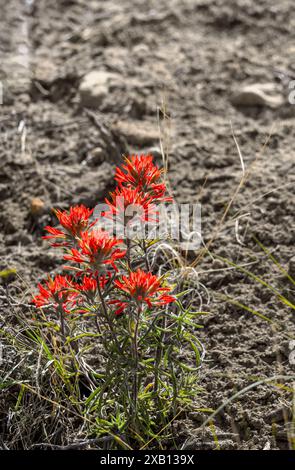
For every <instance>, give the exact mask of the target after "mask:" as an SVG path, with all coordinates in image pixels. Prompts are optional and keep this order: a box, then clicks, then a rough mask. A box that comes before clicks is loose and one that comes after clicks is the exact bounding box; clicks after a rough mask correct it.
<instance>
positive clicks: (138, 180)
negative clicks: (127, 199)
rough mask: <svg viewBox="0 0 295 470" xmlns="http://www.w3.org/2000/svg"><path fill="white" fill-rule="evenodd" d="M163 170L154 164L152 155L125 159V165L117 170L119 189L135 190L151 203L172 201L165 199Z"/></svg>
mask: <svg viewBox="0 0 295 470" xmlns="http://www.w3.org/2000/svg"><path fill="white" fill-rule="evenodd" d="M162 177H163V170H162V169H161V170H160V169H159V168H158V167H157V166H156V165H154V163H153V156H152V155H132V156H131V157H126V158H125V165H122V168H117V169H116V175H115V180H116V181H117V182H118V183H119V187H120V188H122V187H123V186H126V187H128V188H135V189H137V190H138V191H140V192H141V193H142V194H143V195H144V196H145V197H147V196H148V197H149V199H150V200H151V201H153V202H154V203H155V202H164V201H171V200H172V198H171V197H165V198H164V194H165V192H166V189H167V188H166V185H165V183H164V182H163V181H162Z"/></svg>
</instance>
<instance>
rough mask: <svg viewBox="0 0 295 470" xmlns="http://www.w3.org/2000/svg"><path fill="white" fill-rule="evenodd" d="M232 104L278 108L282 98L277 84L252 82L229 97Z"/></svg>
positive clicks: (282, 100)
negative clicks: (252, 83)
mask: <svg viewBox="0 0 295 470" xmlns="http://www.w3.org/2000/svg"><path fill="white" fill-rule="evenodd" d="M231 102H232V104H234V105H236V106H268V107H270V108H278V107H279V106H281V105H282V104H283V102H284V98H283V96H282V94H281V93H280V91H279V90H278V88H277V86H276V85H275V84H273V83H264V84H254V85H248V86H245V87H243V88H242V89H241V90H239V91H237V92H235V93H234V94H233V96H232V97H231Z"/></svg>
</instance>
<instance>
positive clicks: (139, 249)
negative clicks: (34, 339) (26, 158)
mask: <svg viewBox="0 0 295 470" xmlns="http://www.w3.org/2000/svg"><path fill="white" fill-rule="evenodd" d="M164 176H165V175H164V173H163V170H161V169H159V168H158V167H157V165H155V164H154V162H153V157H152V156H150V155H140V156H131V157H128V158H125V162H124V163H123V165H122V166H121V167H119V168H117V169H116V173H115V181H116V183H117V187H116V189H115V191H114V192H112V193H111V194H110V195H109V197H108V198H106V200H105V205H104V207H105V210H104V211H102V212H101V214H100V215H99V217H96V211H94V210H93V209H89V208H87V207H85V206H84V205H80V206H75V207H71V208H70V209H69V210H68V211H61V210H55V211H54V212H55V215H56V217H57V219H58V222H59V227H58V228H57V227H51V226H47V227H45V229H46V231H47V235H46V236H44V237H43V238H44V239H47V240H49V241H50V242H51V246H52V247H54V248H55V249H58V250H59V251H60V253H61V256H62V257H63V259H64V260H65V261H66V262H67V265H65V266H64V270H65V273H66V274H64V275H61V274H58V275H56V276H55V277H53V276H49V277H48V279H47V280H45V281H44V282H42V283H40V284H39V285H38V288H39V293H38V294H36V295H35V296H34V298H33V303H34V305H35V307H36V319H37V321H39V325H41V328H42V329H43V330H44V329H46V328H47V329H48V328H49V329H50V328H51V330H52V332H51V334H50V335H48V334H47V335H45V337H46V348H47V350H48V351H51V352H50V355H51V357H54V354H55V351H56V344H59V348H58V355H59V358H58V359H52V364H53V367H54V366H56V364H58V367H59V368H60V367H61V364H62V368H63V371H66V373H64V372H63V377H64V393H65V394H66V395H67V396H68V399H69V400H70V402H71V406H74V407H75V408H76V410H77V413H78V414H79V415H83V416H84V417H85V418H86V421H85V423H86V425H87V427H88V428H87V432H86V434H87V436H92V437H93V436H94V437H96V438H110V444H108V445H109V446H110V447H111V448H122V447H123V448H124V447H125V448H131V447H132V448H140V447H142V446H144V445H146V443H147V441H150V440H151V441H156V442H157V441H159V440H161V439H165V440H166V442H169V440H172V442H173V441H174V444H175V439H176V436H175V433H174V428H173V425H172V424H171V423H173V420H174V419H175V417H176V416H178V415H179V414H180V413H181V412H182V411H183V412H185V410H188V409H191V406H192V404H193V401H194V398H195V395H196V392H197V385H196V384H197V370H198V368H199V366H200V354H199V349H200V343H199V342H198V340H197V338H196V337H195V331H196V328H197V327H198V325H197V324H196V320H195V319H196V315H198V312H193V311H191V309H190V308H189V305H187V304H185V303H184V302H183V299H184V298H185V297H186V294H187V292H186V291H185V290H184V291H182V292H181V289H180V287H181V286H180V284H178V283H177V282H175V279H174V281H173V283H171V281H170V279H171V276H170V273H169V269H166V272H165V270H164V273H163V272H162V271H163V270H160V269H158V270H157V269H156V268H155V266H154V264H153V266H151V262H150V259H151V257H150V254H151V253H152V252H153V251H154V250H155V246H157V244H159V243H161V240H157V239H150V238H146V239H145V238H142V237H138V238H137V237H136V236H133V237H131V238H130V237H129V236H128V233H129V232H128V230H129V229H130V228H132V224H133V225H134V220H135V221H136V223H138V222H140V224H141V227H142V228H143V232H141V233H145V232H144V230H145V227H146V225H147V224H148V223H149V222H151V221H152V222H153V223H157V222H158V220H157V217H158V212H157V206H158V205H159V204H160V203H163V202H165V203H167V204H169V203H170V202H172V198H171V197H170V196H167V195H166V192H167V191H166V184H165V180H164ZM130 206H133V207H134V206H136V208H139V209H140V210H139V211H136V212H137V217H135V218H134V217H131V216H130V213H129V214H128V213H127V210H128V207H130ZM126 214H127V215H126ZM138 214H139V216H138ZM110 221H111V222H114V221H115V222H118V221H119V225H120V227H121V229H122V228H123V231H122V230H121V232H120V234H121V233H123V237H121V238H117V237H116V236H115V234H114V229H113V228H111V229H106V227H109V226H110V225H109V224H110ZM115 225H116V224H115ZM113 226H114V224H113V225H112V227H113ZM158 268H160V266H159V267H158ZM40 309H41V311H40ZM38 311H39V312H40V313H41V312H42V314H41V316H38ZM44 347H45V346H44ZM189 354H192V355H193V357H194V362H195V364H194V365H192V364H191V359H190V362H189V361H188V360H187V355H189ZM61 356H62V359H61ZM90 364H91V365H90ZM81 384H83V387H81ZM166 446H168V447H169V444H167V443H166Z"/></svg>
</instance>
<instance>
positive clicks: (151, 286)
mask: <svg viewBox="0 0 295 470" xmlns="http://www.w3.org/2000/svg"><path fill="white" fill-rule="evenodd" d="M115 285H116V286H117V287H118V288H119V289H120V290H121V291H123V293H124V294H127V296H128V297H131V299H133V300H135V302H136V303H137V304H138V305H140V304H142V303H143V302H146V303H147V305H148V306H149V307H150V308H151V307H153V306H161V305H166V304H168V303H170V302H174V301H175V297H174V296H172V295H168V292H170V291H171V288H170V287H164V286H163V285H162V283H161V279H159V278H158V277H157V276H155V275H154V274H152V273H150V272H148V273H147V272H145V271H142V270H141V269H138V270H137V271H135V272H131V273H130V274H129V276H122V279H121V280H118V279H116V280H115ZM111 303H113V304H117V305H119V309H118V310H116V312H115V313H116V314H119V313H121V312H122V311H123V310H124V308H125V307H126V306H127V302H126V301H120V300H114V301H111Z"/></svg>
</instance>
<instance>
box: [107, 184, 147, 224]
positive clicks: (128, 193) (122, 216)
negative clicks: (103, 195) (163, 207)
mask: <svg viewBox="0 0 295 470" xmlns="http://www.w3.org/2000/svg"><path fill="white" fill-rule="evenodd" d="M110 196H111V200H110V201H109V200H108V199H106V200H105V201H106V203H107V204H108V206H109V208H110V211H107V212H105V214H104V215H105V216H106V217H112V216H116V217H118V219H119V221H120V222H121V223H122V224H123V225H124V226H125V225H127V223H128V215H126V213H125V212H126V209H127V208H128V207H129V206H137V207H138V208H140V209H141V210H140V212H141V214H140V219H141V220H143V221H148V220H151V219H150V216H151V214H153V213H154V212H155V210H154V205H153V204H152V199H151V197H150V196H148V195H144V194H143V193H142V192H141V191H140V189H139V188H134V189H133V188H127V187H123V186H122V187H120V188H116V190H115V191H114V192H112V193H110ZM134 215H135V214H130V218H133V217H134Z"/></svg>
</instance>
